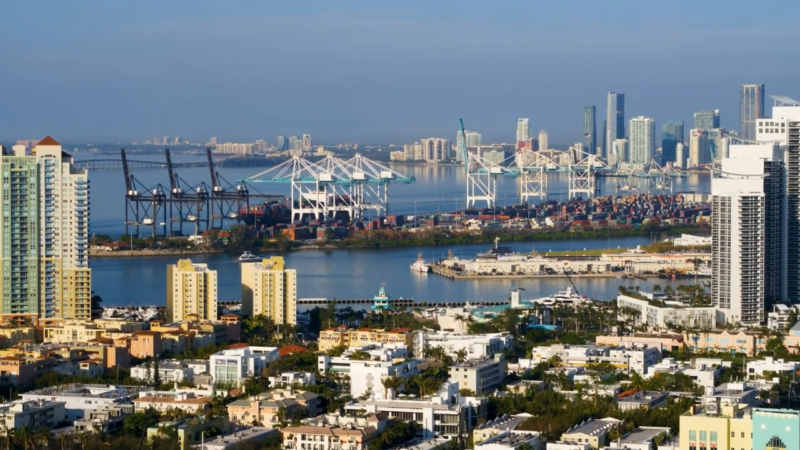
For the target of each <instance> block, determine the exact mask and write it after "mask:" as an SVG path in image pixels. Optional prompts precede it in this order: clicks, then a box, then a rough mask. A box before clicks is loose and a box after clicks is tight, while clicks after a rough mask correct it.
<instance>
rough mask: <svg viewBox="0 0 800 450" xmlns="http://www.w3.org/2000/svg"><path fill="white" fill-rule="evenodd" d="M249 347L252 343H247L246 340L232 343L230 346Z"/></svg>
mask: <svg viewBox="0 0 800 450" xmlns="http://www.w3.org/2000/svg"><path fill="white" fill-rule="evenodd" d="M247 347H250V344H247V343H245V342H239V343H238V344H231V345H229V346H228V348H247Z"/></svg>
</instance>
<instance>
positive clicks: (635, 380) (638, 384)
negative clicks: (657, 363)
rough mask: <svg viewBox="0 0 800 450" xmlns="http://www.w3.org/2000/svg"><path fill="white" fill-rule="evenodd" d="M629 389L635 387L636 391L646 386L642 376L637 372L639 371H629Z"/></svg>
mask: <svg viewBox="0 0 800 450" xmlns="http://www.w3.org/2000/svg"><path fill="white" fill-rule="evenodd" d="M629 386H630V388H631V389H636V390H637V391H642V390H644V389H645V387H646V382H645V380H644V378H642V376H641V375H640V374H639V372H633V373H631V381H630V383H629Z"/></svg>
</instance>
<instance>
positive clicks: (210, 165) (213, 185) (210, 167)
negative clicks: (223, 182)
mask: <svg viewBox="0 0 800 450" xmlns="http://www.w3.org/2000/svg"><path fill="white" fill-rule="evenodd" d="M206 156H207V157H208V171H209V173H210V174H211V189H212V190H214V191H216V190H217V186H219V180H218V179H217V172H216V171H215V170H214V160H213V159H212V158H211V147H206Z"/></svg>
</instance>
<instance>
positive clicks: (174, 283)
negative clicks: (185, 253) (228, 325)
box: [167, 259, 217, 322]
mask: <svg viewBox="0 0 800 450" xmlns="http://www.w3.org/2000/svg"><path fill="white" fill-rule="evenodd" d="M190 314H196V317H197V318H199V319H201V320H217V271H216V270H210V269H209V268H208V265H207V264H193V263H192V261H191V260H190V259H181V260H179V261H178V263H177V264H170V265H169V266H167V320H168V321H170V322H180V321H183V320H186V319H187V316H188V315H190Z"/></svg>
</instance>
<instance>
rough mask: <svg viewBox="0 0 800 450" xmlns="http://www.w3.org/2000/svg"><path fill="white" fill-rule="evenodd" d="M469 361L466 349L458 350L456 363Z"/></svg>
mask: <svg viewBox="0 0 800 450" xmlns="http://www.w3.org/2000/svg"><path fill="white" fill-rule="evenodd" d="M466 360H467V350H465V349H463V348H462V349H458V350H456V363H459V364H460V363H463V362H464V361H466Z"/></svg>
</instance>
